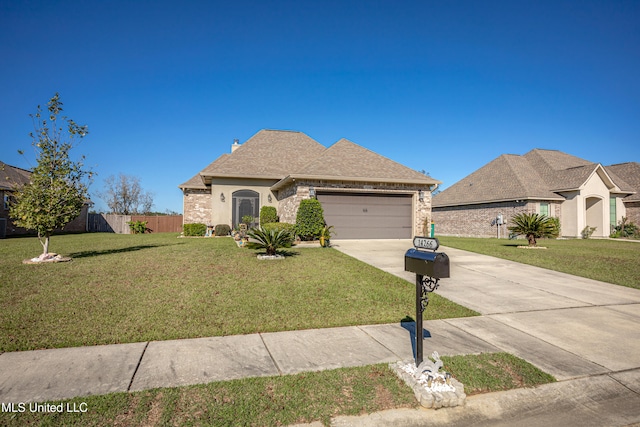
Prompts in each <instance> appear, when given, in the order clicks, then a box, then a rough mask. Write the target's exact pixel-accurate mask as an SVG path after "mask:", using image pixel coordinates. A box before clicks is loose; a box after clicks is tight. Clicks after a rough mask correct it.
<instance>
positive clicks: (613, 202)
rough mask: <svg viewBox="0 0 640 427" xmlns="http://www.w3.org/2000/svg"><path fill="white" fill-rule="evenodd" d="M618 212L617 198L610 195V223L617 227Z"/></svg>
mask: <svg viewBox="0 0 640 427" xmlns="http://www.w3.org/2000/svg"><path fill="white" fill-rule="evenodd" d="M617 214H618V213H617V212H616V198H615V197H610V198H609V224H611V226H612V227H615V226H616V225H618V221H617Z"/></svg>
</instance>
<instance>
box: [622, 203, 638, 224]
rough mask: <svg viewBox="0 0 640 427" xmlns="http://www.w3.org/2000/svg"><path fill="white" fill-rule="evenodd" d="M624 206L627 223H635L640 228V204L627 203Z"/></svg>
mask: <svg viewBox="0 0 640 427" xmlns="http://www.w3.org/2000/svg"><path fill="white" fill-rule="evenodd" d="M624 206H625V211H626V214H625V216H626V217H627V218H628V219H627V223H629V222H633V223H634V224H635V225H638V226H640V202H627V203H625V204H624Z"/></svg>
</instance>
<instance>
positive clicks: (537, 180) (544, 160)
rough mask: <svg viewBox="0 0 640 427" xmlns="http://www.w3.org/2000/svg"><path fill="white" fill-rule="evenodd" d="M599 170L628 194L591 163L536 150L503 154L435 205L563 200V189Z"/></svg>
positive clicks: (616, 186) (615, 184) (619, 184)
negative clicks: (521, 153) (516, 153)
mask: <svg viewBox="0 0 640 427" xmlns="http://www.w3.org/2000/svg"><path fill="white" fill-rule="evenodd" d="M594 173H598V174H599V175H600V176H601V177H602V178H603V180H604V181H605V182H607V183H608V185H610V186H611V188H612V191H613V192H616V193H623V194H628V193H629V192H630V191H629V190H630V187H629V185H628V184H627V183H626V182H625V181H624V180H623V179H620V178H618V177H617V176H615V174H614V173H609V172H608V169H607V168H603V167H602V166H601V165H600V164H598V163H592V162H589V161H587V160H584V159H581V158H579V157H575V156H572V155H570V154H567V153H563V152H561V151H558V150H543V149H534V150H531V151H529V152H528V153H526V154H524V155H522V156H520V155H514V154H503V155H502V156H500V157H498V158H497V159H495V160H493V161H492V162H490V163H488V164H486V165H485V166H483V167H482V168H480V169H478V170H477V171H475V172H473V173H472V174H471V175H468V176H467V177H465V178H463V179H462V180H460V181H458V182H457V183H455V184H454V185H452V186H451V187H449V188H447V189H446V190H444V191H442V192H441V193H439V194H437V195H435V196H434V198H433V206H434V207H443V206H458V205H470V204H480V203H494V202H501V201H512V200H525V199H533V200H564V197H563V196H561V195H560V194H558V193H559V192H561V191H571V190H577V189H579V188H580V187H581V186H582V185H583V184H584V183H585V182H586V181H587V180H588V179H589V177H590V176H592V175H593V174H594Z"/></svg>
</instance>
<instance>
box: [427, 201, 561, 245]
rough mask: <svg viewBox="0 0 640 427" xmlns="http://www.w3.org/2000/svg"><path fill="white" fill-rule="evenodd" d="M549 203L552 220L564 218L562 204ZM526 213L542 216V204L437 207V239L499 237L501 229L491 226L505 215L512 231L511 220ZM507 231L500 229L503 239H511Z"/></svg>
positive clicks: (529, 202)
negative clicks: (540, 211) (540, 210)
mask: <svg viewBox="0 0 640 427" xmlns="http://www.w3.org/2000/svg"><path fill="white" fill-rule="evenodd" d="M546 203H549V211H550V212H549V214H550V216H554V217H558V218H560V216H561V209H560V203H559V202H555V201H549V202H546ZM523 212H527V213H539V202H537V201H522V202H503V203H483V204H478V205H468V206H453V207H436V208H433V212H432V215H433V221H434V223H435V234H436V236H438V235H441V236H463V237H497V236H498V229H497V226H496V225H491V223H492V221H494V220H495V219H496V217H497V216H498V214H502V217H503V219H504V220H505V221H506V227H509V225H511V224H510V223H511V218H512V217H513V216H514V215H516V214H519V213H523ZM506 227H500V228H501V229H500V237H506V236H508V235H509V231H508V230H507V228H506Z"/></svg>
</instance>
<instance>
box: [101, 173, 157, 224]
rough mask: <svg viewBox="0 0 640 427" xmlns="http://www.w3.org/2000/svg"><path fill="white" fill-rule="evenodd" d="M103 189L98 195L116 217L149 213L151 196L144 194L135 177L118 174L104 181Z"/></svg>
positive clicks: (151, 202) (138, 180)
mask: <svg viewBox="0 0 640 427" xmlns="http://www.w3.org/2000/svg"><path fill="white" fill-rule="evenodd" d="M104 186H105V189H104V191H102V192H101V193H100V198H102V199H103V200H104V201H105V202H106V203H107V206H108V207H109V210H110V211H111V212H112V213H114V214H118V215H131V214H144V213H148V212H151V207H152V206H153V196H152V195H151V193H149V192H145V191H144V190H143V189H142V186H141V185H140V179H139V178H138V177H136V176H131V175H125V174H122V173H121V174H118V176H117V177H116V176H114V175H111V176H108V177H107V178H106V179H105V180H104Z"/></svg>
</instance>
